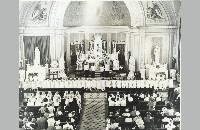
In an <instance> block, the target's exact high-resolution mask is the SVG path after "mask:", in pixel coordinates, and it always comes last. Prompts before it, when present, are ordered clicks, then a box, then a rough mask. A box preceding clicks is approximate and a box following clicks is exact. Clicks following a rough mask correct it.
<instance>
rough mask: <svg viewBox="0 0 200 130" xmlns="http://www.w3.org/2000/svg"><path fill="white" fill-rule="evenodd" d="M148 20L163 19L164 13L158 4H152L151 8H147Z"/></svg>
mask: <svg viewBox="0 0 200 130" xmlns="http://www.w3.org/2000/svg"><path fill="white" fill-rule="evenodd" d="M147 18H149V19H163V18H162V12H161V9H160V7H159V6H158V4H156V3H152V5H151V6H148V7H147Z"/></svg>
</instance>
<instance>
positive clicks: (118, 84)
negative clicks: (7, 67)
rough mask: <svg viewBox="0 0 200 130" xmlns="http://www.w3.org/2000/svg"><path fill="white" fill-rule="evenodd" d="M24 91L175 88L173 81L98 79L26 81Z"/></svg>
mask: <svg viewBox="0 0 200 130" xmlns="http://www.w3.org/2000/svg"><path fill="white" fill-rule="evenodd" d="M20 87H22V88H24V89H37V88H97V89H102V90H105V87H108V88H111V87H112V88H152V87H153V88H154V89H155V90H158V89H160V90H166V89H167V88H168V87H169V88H173V80H172V79H166V80H98V79H89V78H88V79H87V80H84V79H80V78H76V79H69V80H66V79H61V80H58V79H57V80H49V79H47V80H44V81H28V80H27V81H25V82H23V83H21V84H20Z"/></svg>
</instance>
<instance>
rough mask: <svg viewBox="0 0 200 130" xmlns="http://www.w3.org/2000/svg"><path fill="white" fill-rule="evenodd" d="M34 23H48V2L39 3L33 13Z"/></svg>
mask: <svg viewBox="0 0 200 130" xmlns="http://www.w3.org/2000/svg"><path fill="white" fill-rule="evenodd" d="M32 18H33V21H36V20H39V21H46V19H47V3H46V2H39V3H38V4H37V5H36V6H35V8H34V10H33V13H32Z"/></svg>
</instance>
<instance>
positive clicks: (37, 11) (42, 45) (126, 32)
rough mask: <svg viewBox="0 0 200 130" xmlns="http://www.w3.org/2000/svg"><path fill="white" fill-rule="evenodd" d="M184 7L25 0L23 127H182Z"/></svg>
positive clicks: (175, 2) (172, 1) (127, 0)
mask: <svg viewBox="0 0 200 130" xmlns="http://www.w3.org/2000/svg"><path fill="white" fill-rule="evenodd" d="M180 12H181V1H179V0H165V1H158V0H155V1H150V0H124V1H123V0H122V1H118V0H117V1H110V0H109V1H106V0H80V1H74V0H60V1H59V0H57V1H55V0H54V1H53V0H48V1H34V0H19V13H18V15H19V34H18V35H19V42H18V43H19V44H18V46H19V63H18V64H19V84H18V86H19V108H18V109H19V129H20V130H181V107H180V106H181V13H180ZM16 57H17V56H16ZM17 129H18V128H17Z"/></svg>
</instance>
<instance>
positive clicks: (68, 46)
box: [67, 33, 71, 68]
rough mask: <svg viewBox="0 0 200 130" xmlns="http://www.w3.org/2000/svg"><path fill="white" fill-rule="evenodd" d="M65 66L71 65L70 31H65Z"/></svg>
mask: <svg viewBox="0 0 200 130" xmlns="http://www.w3.org/2000/svg"><path fill="white" fill-rule="evenodd" d="M67 36H68V37H67V66H68V68H69V67H70V66H71V52H70V51H71V50H70V33H67Z"/></svg>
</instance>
